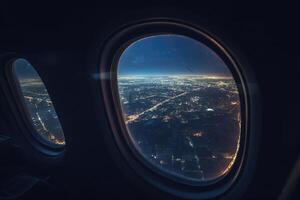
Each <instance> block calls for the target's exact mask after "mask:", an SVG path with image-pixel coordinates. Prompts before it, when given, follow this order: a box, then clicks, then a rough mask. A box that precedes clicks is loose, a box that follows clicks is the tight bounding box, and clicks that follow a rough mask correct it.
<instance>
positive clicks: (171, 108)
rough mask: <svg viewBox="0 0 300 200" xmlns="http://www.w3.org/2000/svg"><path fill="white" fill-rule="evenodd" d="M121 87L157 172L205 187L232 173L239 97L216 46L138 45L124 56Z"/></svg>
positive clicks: (135, 135)
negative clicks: (205, 184)
mask: <svg viewBox="0 0 300 200" xmlns="http://www.w3.org/2000/svg"><path fill="white" fill-rule="evenodd" d="M118 89H119V96H120V102H121V106H122V111H123V117H124V120H125V124H126V126H127V128H128V132H129V135H130V137H131V139H132V141H133V144H134V146H135V148H136V149H137V150H138V152H139V153H140V154H141V155H142V156H143V157H144V158H145V159H146V160H147V161H148V162H149V163H151V164H152V165H153V166H155V167H156V168H158V169H160V170H162V171H164V172H165V173H169V174H172V175H173V176H177V177H181V178H184V179H188V180H193V181H200V182H203V181H212V180H216V179H218V178H220V177H222V176H223V175H225V174H227V172H228V171H229V170H230V169H231V167H232V165H233V163H234V161H235V159H236V155H237V152H238V149H239V140H240V132H241V128H240V100H239V93H238V89H237V86H236V83H235V80H234V79H233V77H232V74H231V72H230V71H229V69H228V67H227V66H226V65H225V63H224V62H223V61H222V59H221V58H220V57H219V56H218V55H217V54H216V53H215V52H214V51H212V50H211V49H210V48H208V47H207V46H205V45H204V44H202V43H200V42H199V41H196V40H193V39H191V38H188V37H185V36H179V35H157V36H152V37H147V38H143V39H141V40H138V41H136V42H134V43H133V44H131V45H130V46H128V47H127V49H125V51H124V52H123V54H122V55H121V57H120V60H119V63H118Z"/></svg>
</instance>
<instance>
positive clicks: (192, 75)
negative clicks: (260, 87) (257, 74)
mask: <svg viewBox="0 0 300 200" xmlns="http://www.w3.org/2000/svg"><path fill="white" fill-rule="evenodd" d="M155 76H156V77H160V76H165V77H187V76H188V77H198V78H207V79H222V78H223V79H233V76H230V75H220V74H145V75H142V74H127V75H120V74H119V75H118V77H120V78H131V77H155Z"/></svg>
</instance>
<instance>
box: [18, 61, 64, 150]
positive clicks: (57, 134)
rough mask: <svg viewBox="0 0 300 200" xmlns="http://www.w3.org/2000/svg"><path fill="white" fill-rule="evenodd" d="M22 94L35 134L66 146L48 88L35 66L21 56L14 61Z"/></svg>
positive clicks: (56, 144)
mask: <svg viewBox="0 0 300 200" xmlns="http://www.w3.org/2000/svg"><path fill="white" fill-rule="evenodd" d="M12 70H13V73H14V75H15V77H16V80H17V82H18V83H19V86H20V87H19V88H20V92H21V95H22V96H23V97H24V102H25V105H26V108H27V111H28V114H29V117H30V119H31V121H32V124H33V126H34V128H35V130H36V131H35V134H34V135H35V136H36V137H37V138H38V139H41V140H42V141H43V142H46V144H48V145H52V146H53V145H54V146H64V145H65V138H64V133H63V130H62V127H61V124H60V122H59V119H58V117H57V114H56V112H55V109H54V107H53V104H52V101H51V99H50V97H49V94H48V92H47V89H46V87H45V85H44V83H43V81H42V80H41V78H40V76H39V75H38V73H37V72H36V71H35V69H34V68H33V66H32V65H31V64H30V63H29V62H28V61H27V60H25V59H23V58H19V59H16V60H15V61H14V62H13V63H12Z"/></svg>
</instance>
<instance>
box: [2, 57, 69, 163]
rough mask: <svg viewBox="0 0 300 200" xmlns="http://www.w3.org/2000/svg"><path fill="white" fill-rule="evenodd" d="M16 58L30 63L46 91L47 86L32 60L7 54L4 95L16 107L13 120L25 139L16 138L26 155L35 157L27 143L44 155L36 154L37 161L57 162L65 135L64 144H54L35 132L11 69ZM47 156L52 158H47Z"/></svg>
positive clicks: (16, 79) (62, 149) (62, 153)
mask: <svg viewBox="0 0 300 200" xmlns="http://www.w3.org/2000/svg"><path fill="white" fill-rule="evenodd" d="M17 59H24V60H26V61H27V62H28V63H30V65H31V66H32V67H33V69H34V70H35V71H36V73H37V74H38V76H39V77H40V79H41V80H42V82H43V84H44V86H45V88H46V90H47V92H48V88H47V86H46V84H45V82H44V80H43V78H42V77H41V75H40V73H39V71H38V69H37V68H36V67H34V65H33V64H32V62H30V59H29V58H27V57H26V56H21V55H17V54H11V55H8V56H7V59H6V63H5V64H6V67H5V74H6V79H7V83H8V86H9V89H10V91H7V94H6V96H7V97H8V98H9V99H12V100H13V101H12V102H11V104H13V105H11V106H12V107H16V109H14V110H13V114H14V116H15V120H16V123H17V125H18V127H19V129H20V130H21V131H22V135H23V136H24V138H25V141H24V140H23V138H21V137H20V136H18V135H16V137H17V140H18V141H19V142H20V143H21V145H22V146H23V148H25V151H28V152H25V154H26V155H29V154H30V152H31V153H33V154H34V155H35V157H36V153H35V152H32V150H31V148H29V146H28V143H29V144H30V146H32V147H33V148H34V150H38V151H39V152H41V153H42V154H43V155H44V156H37V159H38V160H37V161H38V162H46V163H49V162H50V163H56V162H59V161H60V160H61V158H63V156H64V152H65V148H66V144H67V142H66V137H65V145H56V144H54V143H50V142H47V141H45V140H44V139H43V138H42V136H40V135H39V133H38V132H37V130H36V128H35V127H34V125H33V123H32V120H31V118H30V114H29V110H28V108H27V105H26V103H25V100H24V97H23V93H22V89H21V86H20V84H19V81H18V77H17V75H16V73H15V72H14V69H13V63H14V61H16V60H17ZM48 94H49V92H48ZM49 97H50V98H51V96H50V94H49ZM51 101H52V99H51ZM53 106H54V105H53ZM54 109H55V107H54ZM55 112H57V111H56V109H55ZM58 119H59V123H60V124H61V120H60V118H59V116H58ZM61 126H62V124H61ZM62 129H63V127H62ZM63 133H64V132H63ZM64 135H65V133H64ZM29 156H30V155H29ZM49 158H52V159H49Z"/></svg>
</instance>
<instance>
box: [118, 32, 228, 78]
mask: <svg viewBox="0 0 300 200" xmlns="http://www.w3.org/2000/svg"><path fill="white" fill-rule="evenodd" d="M118 69H119V75H175V74H177V75H178V74H201V75H230V72H229V70H228V68H227V67H226V65H225V63H224V62H223V61H222V60H221V59H220V57H219V56H218V55H217V54H216V53H215V52H213V51H212V50H211V49H210V48H208V47H207V46H205V45H204V44H202V43H201V42H199V41H196V40H194V39H191V38H188V37H184V36H179V35H159V36H152V37H147V38H144V39H141V40H138V41H137V42H135V43H133V44H131V45H130V46H129V47H128V48H127V49H126V50H125V51H124V52H123V54H122V55H121V57H120V60H119V68H118Z"/></svg>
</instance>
